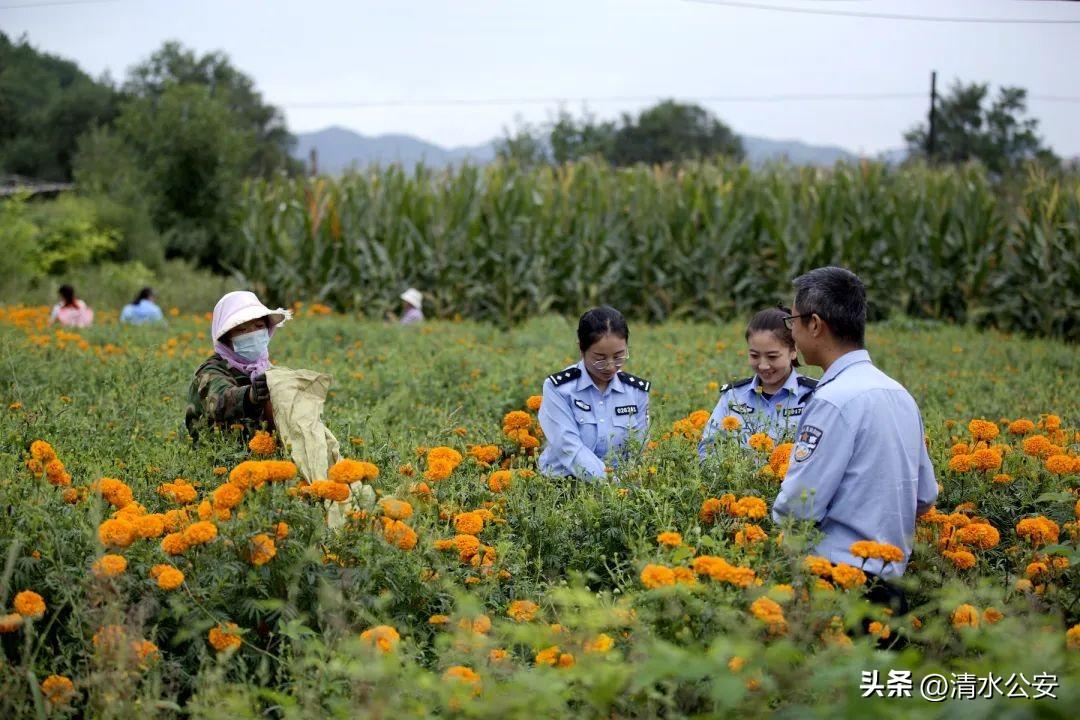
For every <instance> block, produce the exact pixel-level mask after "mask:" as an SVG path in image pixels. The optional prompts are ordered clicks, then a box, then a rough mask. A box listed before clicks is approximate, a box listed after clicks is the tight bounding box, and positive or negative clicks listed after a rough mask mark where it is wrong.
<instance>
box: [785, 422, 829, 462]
mask: <svg viewBox="0 0 1080 720" xmlns="http://www.w3.org/2000/svg"><path fill="white" fill-rule="evenodd" d="M822 434H823V433H822V432H821V428H817V427H814V426H813V425H803V426H802V428H800V429H799V438H798V440H797V441H796V442H795V448H794V449H793V450H792V453H791V454H792V455H794V456H795V462H803V461H804V460H809V459H810V456H811V455H813V454H814V451H815V450H817V448H818V444H819V443H820V442H821V436H822Z"/></svg>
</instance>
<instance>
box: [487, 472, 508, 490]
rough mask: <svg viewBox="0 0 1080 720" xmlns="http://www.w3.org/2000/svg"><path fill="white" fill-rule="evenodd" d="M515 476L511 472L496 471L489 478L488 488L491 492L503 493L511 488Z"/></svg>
mask: <svg viewBox="0 0 1080 720" xmlns="http://www.w3.org/2000/svg"><path fill="white" fill-rule="evenodd" d="M512 479H513V476H512V475H511V473H510V471H509V470H496V471H495V472H493V473H491V476H490V477H488V481H487V486H488V489H489V490H491V492H496V493H498V492H503V491H504V490H506V489H508V488H509V487H510V484H511V481H512Z"/></svg>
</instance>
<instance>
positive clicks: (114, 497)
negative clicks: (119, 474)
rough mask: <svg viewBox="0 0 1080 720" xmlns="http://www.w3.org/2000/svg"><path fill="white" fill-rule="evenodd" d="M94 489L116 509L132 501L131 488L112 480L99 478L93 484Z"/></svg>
mask: <svg viewBox="0 0 1080 720" xmlns="http://www.w3.org/2000/svg"><path fill="white" fill-rule="evenodd" d="M95 489H96V490H97V491H98V492H99V493H101V496H102V497H103V498H105V500H106V502H108V503H109V504H110V505H112V506H113V507H116V508H122V507H124V506H125V505H127V504H129V503H130V502H131V501H132V500H133V499H134V497H133V496H132V493H131V488H129V487H128V486H127V485H125V484H124V483H122V482H121V481H119V480H116V479H114V478H107V477H106V478H101V479H100V480H98V481H97V483H95Z"/></svg>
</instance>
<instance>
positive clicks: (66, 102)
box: [0, 32, 118, 180]
mask: <svg viewBox="0 0 1080 720" xmlns="http://www.w3.org/2000/svg"><path fill="white" fill-rule="evenodd" d="M117 101H118V97H117V93H116V91H115V90H114V89H113V88H112V87H111V85H110V84H109V83H108V82H107V81H103V82H95V81H94V80H92V79H91V78H90V77H89V76H88V75H86V73H84V72H82V71H81V70H79V68H78V66H76V65H75V63H73V62H70V61H68V60H62V59H60V58H58V57H56V56H54V55H49V54H46V53H41V52H38V51H37V50H35V49H34V48H33V47H31V46H30V44H29V43H28V42H27V41H26V40H25V39H20V40H19V41H17V42H12V41H11V39H10V38H8V36H7V35H5V34H4V33H3V32H0V174H9V173H10V174H15V175H23V176H26V177H29V178H33V179H35V180H69V179H70V178H71V166H72V158H73V156H74V154H75V147H76V141H77V139H78V137H79V135H81V134H82V133H83V132H84V131H85V130H87V129H89V128H90V127H92V126H94V125H96V124H102V123H108V122H110V121H111V120H112V119H113V118H114V117H115V116H116V110H117Z"/></svg>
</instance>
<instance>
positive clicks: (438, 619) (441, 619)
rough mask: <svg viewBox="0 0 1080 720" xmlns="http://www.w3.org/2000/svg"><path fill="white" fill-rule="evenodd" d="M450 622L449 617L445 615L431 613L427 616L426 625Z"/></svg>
mask: <svg viewBox="0 0 1080 720" xmlns="http://www.w3.org/2000/svg"><path fill="white" fill-rule="evenodd" d="M448 622H450V618H449V617H448V616H446V615H432V616H431V617H429V618H428V625H445V624H446V623H448Z"/></svg>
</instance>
